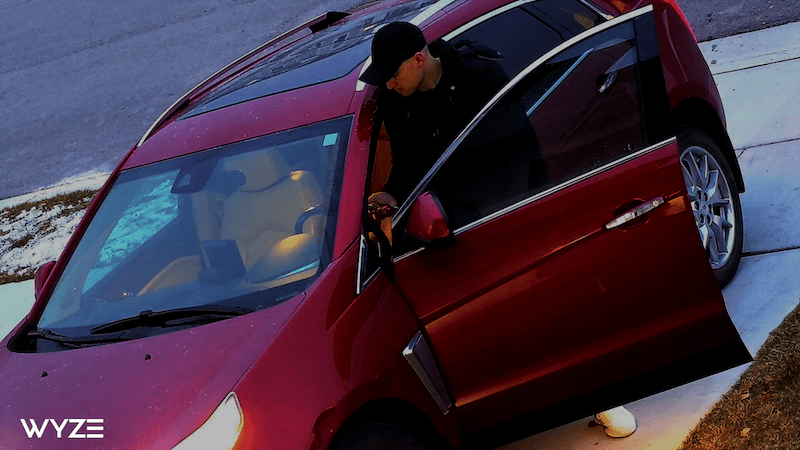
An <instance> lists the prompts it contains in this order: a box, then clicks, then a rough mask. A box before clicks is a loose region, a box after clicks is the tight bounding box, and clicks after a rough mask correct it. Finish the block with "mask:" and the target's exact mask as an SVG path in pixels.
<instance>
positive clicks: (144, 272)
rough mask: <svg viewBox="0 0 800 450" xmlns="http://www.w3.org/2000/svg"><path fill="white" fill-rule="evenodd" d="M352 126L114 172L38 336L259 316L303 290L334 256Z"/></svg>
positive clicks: (343, 122)
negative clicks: (200, 316) (181, 318)
mask: <svg viewBox="0 0 800 450" xmlns="http://www.w3.org/2000/svg"><path fill="white" fill-rule="evenodd" d="M350 125H351V118H350V117H346V118H342V119H336V120H331V121H328V122H324V123H319V124H314V125H310V126H306V127H301V128H298V129H294V130H289V131H285V132H281V133H277V134H274V135H270V136H267V137H263V138H257V139H253V140H250V141H245V142H241V143H236V144H232V145H228V146H224V147H221V148H217V149H212V150H207V151H204V152H199V153H195V154H191V155H187V156H183V157H179V158H174V159H170V160H167V161H162V162H158V163H154V164H151V165H148V166H144V167H139V168H134V169H130V170H127V171H124V172H122V173H121V174H120V176H119V178H118V179H117V180H116V182H115V183H114V185H113V186H112V187H111V190H110V191H109V193H108V196H107V197H106V198H105V200H104V201H103V203H102V205H101V206H100V209H99V210H98V212H97V214H96V215H95V216H94V217H93V218H92V221H91V224H90V225H89V228H88V229H87V231H86V233H85V235H84V236H83V238H82V239H81V242H80V243H79V245H78V247H77V249H76V250H75V253H74V254H73V256H72V258H71V259H70V261H69V264H68V265H67V267H66V268H65V270H64V273H63V275H62V276H61V279H60V280H59V282H58V284H57V285H56V287H55V290H54V292H53V294H52V296H51V298H50V301H49V302H48V304H47V306H46V308H45V310H44V312H43V314H42V317H41V319H40V321H39V324H38V328H39V329H47V330H48V332H53V333H58V334H60V335H63V336H67V337H72V338H74V337H81V336H86V335H87V334H88V333H89V332H90V330H91V329H92V328H95V327H98V326H101V325H105V324H109V323H111V322H114V321H118V320H121V319H125V318H129V317H132V316H137V315H141V314H142V313H143V312H144V313H147V314H152V313H153V312H155V313H158V312H160V311H169V310H175V309H184V310H185V309H186V308H189V309H192V308H196V307H211V306H213V307H214V308H215V310H216V309H220V308H228V309H230V310H233V309H234V308H236V310H237V311H255V310H260V309H264V308H268V307H270V306H272V305H275V304H277V303H279V302H281V301H283V300H286V299H289V298H291V297H294V296H296V295H297V294H299V293H301V292H303V291H304V290H305V289H306V288H307V287H308V286H309V285H310V284H311V283H312V282H313V280H314V279H315V278H316V277H317V276H318V275H319V273H320V272H321V271H322V270H323V269H324V267H325V265H327V264H328V263H329V262H330V259H331V254H332V245H333V231H334V225H335V224H334V218H335V216H336V212H337V208H338V193H339V185H340V184H341V172H342V170H343V169H342V167H343V161H344V154H345V149H346V148H347V137H348V135H349V130H350ZM199 309H201V310H205V309H208V308H205V309H204V308H199ZM153 332H159V331H157V330H154V331H153ZM161 332H163V331H161Z"/></svg>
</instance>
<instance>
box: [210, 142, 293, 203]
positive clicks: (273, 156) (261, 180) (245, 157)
mask: <svg viewBox="0 0 800 450" xmlns="http://www.w3.org/2000/svg"><path fill="white" fill-rule="evenodd" d="M225 170H228V171H232V170H237V171H240V172H242V174H243V175H244V184H243V185H242V186H241V187H240V188H239V189H238V190H239V191H240V192H241V191H243V192H257V191H263V190H264V189H267V188H270V187H272V186H274V185H276V184H278V183H279V182H281V181H283V180H285V179H287V178H289V176H290V175H291V170H290V168H289V163H287V162H286V159H285V158H284V157H283V156H282V155H281V154H280V152H279V151H278V149H277V148H268V149H265V150H259V151H255V152H250V153H243V154H241V155H235V156H231V157H229V158H228V159H226V160H225Z"/></svg>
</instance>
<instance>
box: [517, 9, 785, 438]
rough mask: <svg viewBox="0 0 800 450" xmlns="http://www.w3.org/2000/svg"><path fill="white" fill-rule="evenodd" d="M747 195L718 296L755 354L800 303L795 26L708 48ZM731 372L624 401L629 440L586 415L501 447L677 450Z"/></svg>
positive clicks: (734, 372)
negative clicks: (630, 424) (738, 250)
mask: <svg viewBox="0 0 800 450" xmlns="http://www.w3.org/2000/svg"><path fill="white" fill-rule="evenodd" d="M700 48H701V50H702V51H703V54H704V55H705V57H706V60H707V61H708V63H709V66H710V67H711V69H712V72H713V73H714V78H715V80H716V81H717V86H718V87H719V90H720V94H721V95H722V100H723V103H724V105H725V112H726V115H727V119H728V129H729V132H730V135H731V139H732V140H733V144H734V147H735V148H736V149H737V155H738V157H739V164H740V165H741V167H742V171H743V173H744V180H745V186H746V189H747V192H745V193H744V194H743V195H742V197H741V200H742V209H743V215H744V225H745V232H744V233H745V235H744V252H745V257H744V258H743V259H742V263H741V266H740V267H739V272H738V273H737V275H736V277H735V278H734V279H733V282H731V284H729V285H728V286H727V287H726V288H725V289H724V290H723V294H724V296H725V301H726V303H727V305H728V310H729V311H730V313H731V318H732V319H733V322H734V323H735V324H736V327H737V328H738V330H739V333H740V334H741V335H742V339H743V340H744V342H745V344H746V345H747V348H748V349H750V352H751V353H753V354H755V353H756V352H757V351H758V349H759V348H760V347H761V344H763V343H764V341H765V340H766V339H767V336H768V335H769V333H770V332H771V331H772V330H773V329H774V328H775V327H777V326H778V325H779V324H780V322H781V321H782V320H783V318H784V316H786V314H788V313H789V312H790V311H792V310H793V309H794V308H795V307H796V306H797V304H798V301H800V276H798V275H797V274H798V269H800V227H798V226H797V224H798V223H800V108H798V106H797V103H798V101H800V23H793V24H789V25H784V26H781V27H776V28H770V29H767V30H762V31H758V32H754V33H748V34H743V35H739V36H733V37H729V38H725V39H720V40H715V41H710V42H705V43H702V44H701V45H700ZM746 368H747V367H746V366H743V367H737V368H735V369H731V370H729V371H726V372H723V373H720V374H718V375H715V376H713V377H708V378H705V379H703V380H700V381H696V382H694V383H691V384H688V385H685V386H681V387H679V388H676V389H673V390H670V391H667V392H664V393H661V394H659V395H655V396H652V397H648V398H645V399H643V400H640V401H638V402H635V403H632V404H629V405H626V406H627V408H628V409H629V410H630V411H631V412H633V414H634V415H635V416H636V419H637V423H638V425H639V429H638V430H637V431H636V433H634V434H633V435H631V436H630V437H627V438H625V439H614V438H610V437H607V436H606V435H605V432H604V431H603V428H601V427H594V428H590V427H589V426H588V424H589V422H590V420H591V419H592V418H591V417H587V418H585V419H583V420H578V421H576V422H573V423H571V424H568V425H565V426H562V427H560V428H557V429H554V430H550V431H547V432H545V433H541V434H538V435H535V436H532V437H529V438H527V439H523V440H521V441H518V442H515V443H513V444H510V445H507V446H504V447H502V450H533V449H536V450H565V449H570V450H572V449H574V450H579V449H580V450H583V449H596V450H633V449H636V450H642V449H663V450H675V449H677V448H678V447H679V446H680V444H681V442H683V439H684V438H685V437H686V436H688V434H689V432H690V431H691V430H692V428H694V426H695V425H696V424H697V423H698V422H699V421H700V419H701V418H702V417H703V415H705V413H706V412H707V411H708V410H709V409H710V408H711V406H713V404H714V403H715V402H716V401H717V400H718V399H719V398H720V397H721V396H722V394H724V393H725V392H726V391H727V390H728V389H729V388H730V387H731V386H732V385H733V384H734V383H735V382H736V381H737V380H738V379H739V376H740V375H741V373H742V372H744V370H745V369H746Z"/></svg>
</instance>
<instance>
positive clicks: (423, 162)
mask: <svg viewBox="0 0 800 450" xmlns="http://www.w3.org/2000/svg"><path fill="white" fill-rule="evenodd" d="M457 45H458V44H457ZM428 48H429V50H430V52H431V54H432V55H433V56H436V57H439V58H440V60H441V62H442V78H441V79H440V80H439V83H438V84H437V85H436V87H435V88H434V89H432V90H430V91H427V92H416V93H414V94H412V95H411V96H409V97H403V96H401V95H400V94H398V93H396V92H394V91H392V90H384V92H382V93H381V96H380V99H379V109H378V110H379V113H380V115H381V117H382V120H383V121H384V122H385V124H386V131H387V132H388V134H389V139H390V143H391V147H392V171H391V174H390V176H389V181H388V183H387V184H386V186H385V187H384V191H386V192H388V193H389V194H391V195H392V196H393V197H394V198H395V199H397V201H398V202H402V201H403V200H405V198H406V197H407V196H408V195H409V194H410V193H411V190H412V189H413V188H414V187H415V186H416V185H417V184H418V183H419V181H420V180H421V179H422V177H423V176H424V175H425V173H426V172H427V171H428V170H429V169H430V168H431V167H432V166H433V164H434V162H436V160H437V159H438V158H439V156H441V154H442V153H443V152H444V150H445V149H446V148H447V146H448V145H449V144H450V143H451V142H452V141H453V139H455V137H456V136H457V135H458V133H459V132H461V130H463V129H464V128H465V127H466V125H467V124H468V122H469V120H470V119H472V118H473V117H474V116H475V114H477V113H478V111H479V110H480V108H481V107H483V106H484V105H485V104H486V103H487V102H488V101H489V100H490V99H491V98H492V97H493V96H494V95H495V94H496V93H497V92H498V91H499V90H500V88H502V87H503V86H504V85H505V84H506V83H507V82H508V76H507V75H506V74H505V72H504V71H503V69H502V67H501V66H500V65H499V64H498V63H497V61H495V60H493V59H489V58H487V56H493V55H491V54H490V53H489V52H490V51H489V50H488V49H485V48H482V47H480V46H475V45H470V44H466V45H465V46H462V47H459V49H458V50H456V48H454V47H453V46H451V45H450V44H448V43H446V42H444V41H442V40H438V41H434V42H432V43H431V44H429V46H428ZM476 48H477V50H476Z"/></svg>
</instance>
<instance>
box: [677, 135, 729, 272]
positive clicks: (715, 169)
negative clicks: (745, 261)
mask: <svg viewBox="0 0 800 450" xmlns="http://www.w3.org/2000/svg"><path fill="white" fill-rule="evenodd" d="M681 165H682V166H683V179H684V181H685V182H686V190H687V191H688V193H689V202H690V203H691V205H692V213H693V214H694V221H695V224H696V225H697V231H698V232H699V233H700V240H701V241H702V242H703V248H705V249H706V253H707V254H708V261H709V262H710V263H711V267H712V268H713V269H715V270H716V269H718V268H720V267H722V266H724V265H725V263H727V262H728V260H729V259H730V257H731V252H732V250H733V245H734V241H735V239H736V216H735V215H736V210H735V208H734V204H733V200H732V199H731V189H730V185H729V184H728V180H727V179H726V178H725V174H724V172H723V171H722V168H721V167H720V165H719V163H718V162H717V160H716V159H715V158H714V157H713V156H712V155H711V154H710V153H709V152H708V151H707V150H706V149H704V148H702V147H698V146H692V147H689V148H687V149H686V150H684V151H683V153H681Z"/></svg>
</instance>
